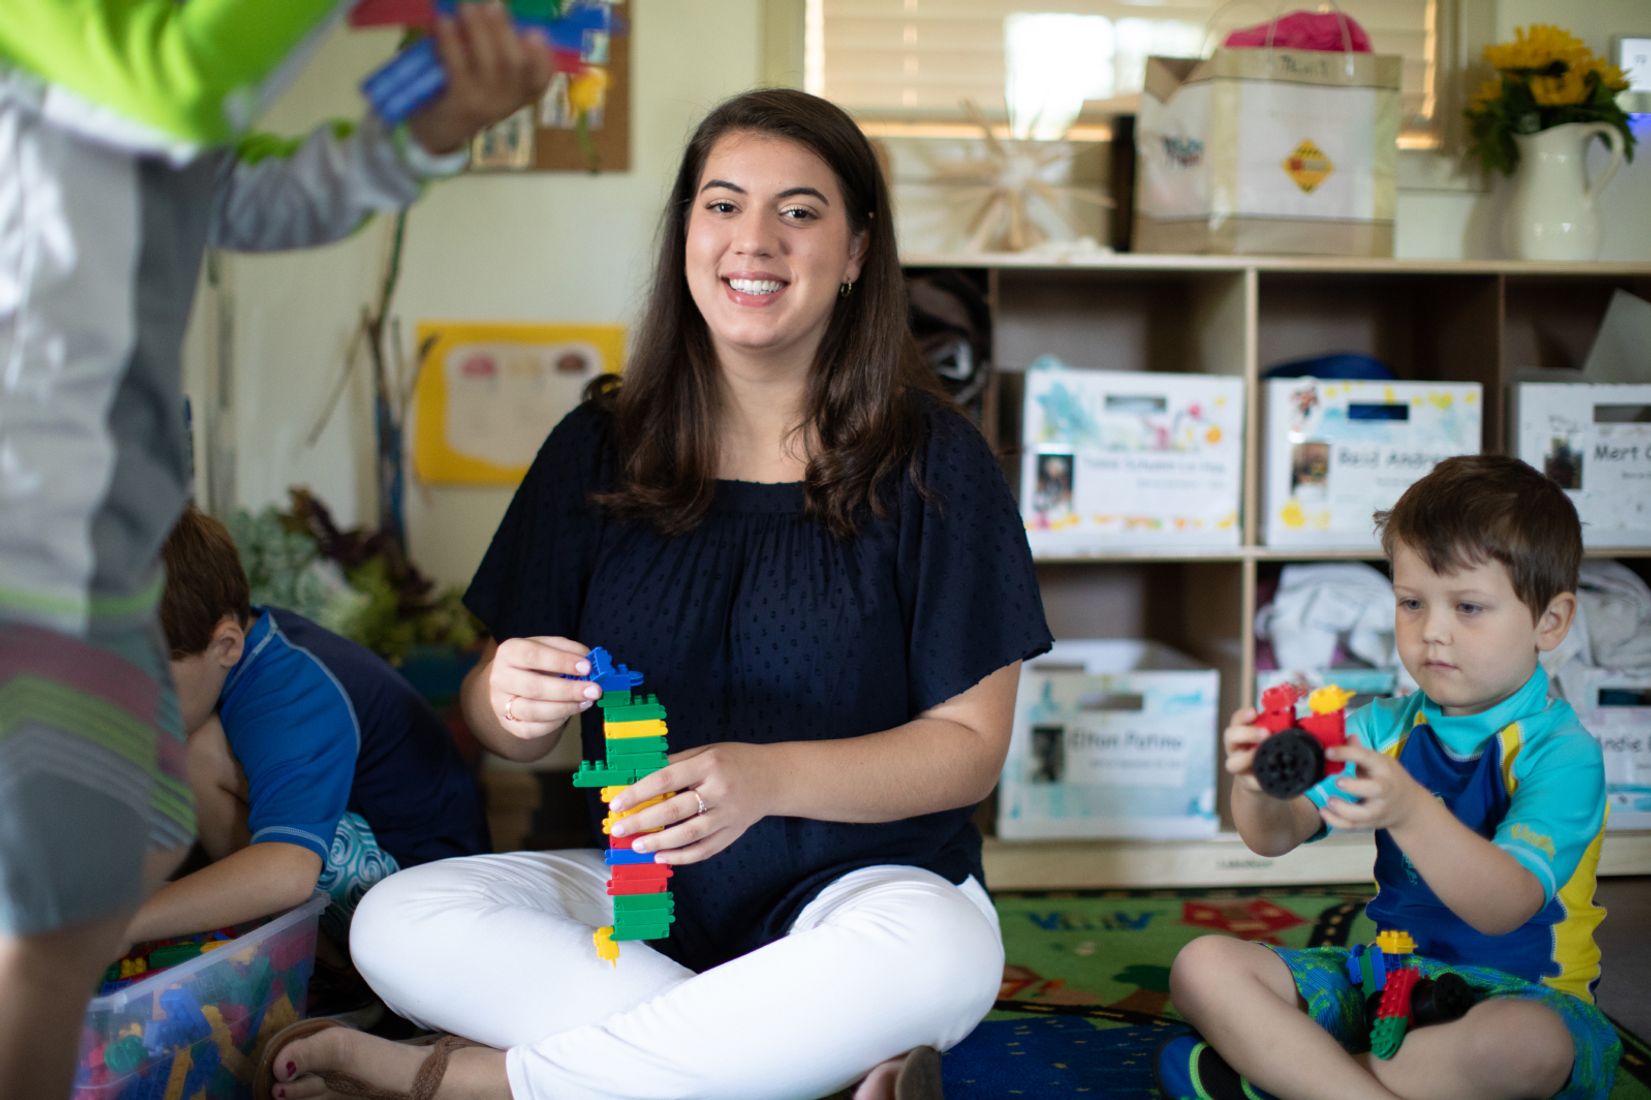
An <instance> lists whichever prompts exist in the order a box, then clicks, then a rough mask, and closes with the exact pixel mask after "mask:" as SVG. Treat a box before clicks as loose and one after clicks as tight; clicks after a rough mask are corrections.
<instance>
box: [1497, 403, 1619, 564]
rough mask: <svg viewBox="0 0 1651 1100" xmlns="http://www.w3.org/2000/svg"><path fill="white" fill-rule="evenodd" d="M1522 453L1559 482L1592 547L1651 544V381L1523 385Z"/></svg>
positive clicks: (1518, 412) (1518, 434)
mask: <svg viewBox="0 0 1651 1100" xmlns="http://www.w3.org/2000/svg"><path fill="white" fill-rule="evenodd" d="M1510 408H1511V413H1510V419H1511V420H1512V422H1513V424H1512V427H1513V431H1512V432H1511V433H1510V434H1511V435H1512V437H1513V439H1514V441H1515V444H1516V446H1517V447H1518V452H1517V453H1518V455H1519V457H1520V458H1522V459H1524V460H1525V461H1526V462H1528V463H1530V464H1531V465H1532V466H1535V467H1536V468H1537V469H1538V470H1541V471H1542V472H1543V473H1545V474H1547V475H1548V476H1549V477H1551V478H1553V479H1554V480H1555V481H1556V482H1558V483H1559V486H1560V488H1562V489H1564V490H1565V492H1566V495H1568V496H1569V497H1570V498H1571V503H1573V504H1575V505H1576V510H1577V515H1578V516H1579V517H1580V518H1581V520H1582V541H1583V544H1584V545H1585V546H1590V547H1594V546H1651V383H1622V384H1616V385H1599V384H1593V383H1585V382H1557V383H1547V382H1542V383H1522V384H1520V385H1516V386H1514V387H1513V400H1512V402H1511V403H1510Z"/></svg>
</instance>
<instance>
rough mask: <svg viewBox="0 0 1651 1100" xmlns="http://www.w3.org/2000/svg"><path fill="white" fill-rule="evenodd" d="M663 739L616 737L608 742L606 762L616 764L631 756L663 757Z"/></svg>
mask: <svg viewBox="0 0 1651 1100" xmlns="http://www.w3.org/2000/svg"><path fill="white" fill-rule="evenodd" d="M664 755H665V739H664V738H663V737H616V738H613V739H612V740H610V741H609V742H608V762H609V763H610V764H612V763H617V762H618V761H619V760H621V759H628V758H629V757H632V756H664Z"/></svg>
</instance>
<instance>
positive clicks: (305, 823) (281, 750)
mask: <svg viewBox="0 0 1651 1100" xmlns="http://www.w3.org/2000/svg"><path fill="white" fill-rule="evenodd" d="M162 556H163V558H164V560H165V563H166V571H167V577H166V589H165V592H164V594H163V595H162V597H161V623H162V626H163V627H164V628H165V631H166V636H167V644H168V646H169V647H170V649H171V654H172V656H171V664H172V673H173V679H174V681H175V682H176V684H177V688H178V699H179V703H180V705H181V707H182V710H183V718H184V728H185V729H186V730H187V731H188V738H189V740H188V772H189V781H190V787H191V789H192V790H193V792H194V794H195V799H196V804H197V806H198V807H199V810H198V816H199V820H200V837H201V845H202V847H203V849H205V852H206V854H207V856H208V857H209V858H210V859H211V860H212V861H213V862H211V863H210V864H208V865H207V866H205V867H203V868H201V869H199V870H197V871H195V872H193V873H192V874H188V875H185V876H183V877H182V878H179V879H177V880H175V881H173V882H169V883H167V884H166V885H165V886H162V887H161V888H160V890H158V891H157V892H156V893H155V894H154V895H153V896H152V897H150V898H149V899H148V900H147V901H145V902H144V903H143V905H142V906H141V907H140V908H139V909H138V912H137V915H136V917H134V918H133V921H132V924H131V926H130V928H129V929H128V936H129V938H130V939H132V940H133V941H138V940H149V939H155V938H158V937H161V936H171V935H183V934H188V933H193V932H200V931H204V930H207V929H212V928H218V927H221V926H224V925H228V924H236V923H239V922H241V921H245V920H251V919H253V918H256V917H262V916H266V915H268V914H271V913H276V912H280V911H281V910H283V909H286V908H289V907H291V906H293V905H296V904H298V903H299V902H301V901H303V900H305V899H306V898H308V897H309V896H310V894H311V892H312V891H314V890H315V889H316V887H317V885H318V884H319V886H320V888H321V889H323V890H325V891H327V892H328V893H329V894H330V895H331V896H332V898H333V902H332V904H331V905H330V906H329V907H328V908H327V910H326V911H325V912H324V913H323V914H322V918H321V926H322V929H323V931H325V932H326V933H327V934H328V936H329V937H330V938H331V939H332V940H333V941H334V942H335V943H336V944H338V945H339V946H341V947H342V946H343V945H346V944H347V943H348V942H349V937H348V925H349V918H350V915H351V913H352V912H353V911H354V909H355V904H356V902H358V901H359V900H360V899H361V895H362V894H364V893H366V891H367V889H368V888H369V887H370V886H372V884H373V883H375V882H377V881H378V880H379V879H381V878H383V877H384V876H386V875H388V874H392V873H394V872H395V871H397V870H399V869H401V868H403V867H411V866H415V865H417V864H420V863H428V862H429V861H431V860H435V859H444V858H446V857H448V856H464V855H476V854H478V853H480V852H486V851H489V850H490V849H491V845H490V844H489V841H488V835H487V821H486V819H485V817H484V815H483V812H482V800H481V796H480V793H479V792H478V790H477V788H476V784H475V781H474V780H473V779H472V777H471V775H470V773H469V771H468V770H467V769H466V767H465V765H464V762H463V760H461V759H460V757H459V754H458V750H457V749H456V748H455V747H454V745H453V739H452V735H451V734H450V733H449V732H448V730H447V727H446V725H445V724H443V722H442V721H441V719H440V718H439V717H438V716H437V715H436V713H435V712H434V711H433V710H432V709H431V708H430V706H429V704H428V703H426V702H425V701H424V699H423V698H421V697H420V696H419V694H418V693H417V692H416V691H415V690H414V689H413V686H412V685H411V684H409V683H408V682H407V681H406V680H404V679H403V678H402V677H401V676H400V675H399V674H398V673H397V672H396V671H395V670H394V669H393V668H391V667H390V666H389V665H388V664H386V663H385V662H384V660H383V659H382V658H380V657H379V656H378V655H377V654H374V653H372V652H370V651H369V650H367V649H365V648H363V647H362V646H359V645H357V644H356V643H354V642H351V641H349V640H347V639H345V638H341V637H339V636H338V635H336V634H333V633H332V632H330V631H328V630H326V629H324V628H322V627H319V626H317V625H316V624H314V623H312V622H310V621H309V620H308V619H305V618H304V617H303V616H301V615H297V614H294V613H293V612H291V611H285V610H282V609H280V608H274V607H257V606H255V605H251V604H250V603H249V600H248V585H247V577H246V572H245V571H244V570H243V569H242V567H241V560H240V556H239V555H238V554H237V552H236V549H235V543H234V542H233V541H232V540H231V538H230V535H229V532H228V531H227V530H225V528H224V525H223V524H221V523H219V522H218V521H217V520H215V519H213V518H212V517H210V516H207V515H205V514H203V513H201V512H199V511H197V510H196V509H194V508H193V507H191V508H190V509H189V510H188V511H186V512H185V513H184V515H183V518H182V519H180V520H179V521H178V524H177V526H176V527H174V528H173V530H172V533H171V535H170V536H169V537H168V539H167V541H166V545H165V547H164V548H163V551H162Z"/></svg>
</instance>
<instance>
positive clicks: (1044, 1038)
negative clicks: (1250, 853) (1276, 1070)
mask: <svg viewBox="0 0 1651 1100" xmlns="http://www.w3.org/2000/svg"><path fill="white" fill-rule="evenodd" d="M1369 897H1370V891H1369V889H1368V888H1365V887H1356V886H1350V887H1335V886H1331V887H1292V888H1284V889H1270V890H1268V889H1221V890H1079V891H1021V892H1003V893H999V894H998V895H997V908H998V914H999V916H1000V917H1001V919H1002V921H1003V939H1004V944H1005V947H1006V948H1007V953H1008V962H1007V965H1006V966H1005V968H1004V977H1003V989H1002V991H1001V992H1000V994H999V998H998V1002H997V1006H996V1008H995V1009H994V1011H993V1012H992V1014H991V1015H990V1016H988V1017H987V1018H986V1020H985V1022H984V1023H982V1024H981V1025H980V1027H978V1028H977V1029H976V1030H975V1032H974V1033H973V1034H972V1035H970V1036H969V1038H967V1039H966V1040H964V1041H963V1042H962V1043H960V1044H959V1045H958V1046H957V1047H955V1048H954V1049H952V1050H951V1051H949V1052H948V1053H947V1054H946V1056H945V1058H944V1059H942V1061H941V1066H942V1071H943V1074H944V1081H945V1089H946V1096H947V1098H948V1100H1002V1098H1005V1097H1019V1096H1024V1097H1031V1098H1036V1100H1054V1098H1059V1097H1084V1098H1088V1100H1094V1098H1097V1097H1108V1098H1111V1097H1117V1098H1130V1100H1133V1098H1136V1097H1139V1098H1141V1100H1148V1098H1153V1097H1156V1096H1157V1095H1158V1092H1157V1089H1156V1087H1155V1085H1154V1083H1153V1069H1152V1057H1153V1054H1154V1052H1155V1051H1156V1050H1157V1049H1158V1046H1159V1044H1161V1043H1162V1042H1163V1041H1164V1040H1165V1039H1166V1038H1168V1037H1169V1036H1171V1035H1173V1034H1175V1033H1176V1032H1178V1031H1181V1030H1183V1029H1185V1027H1186V1025H1185V1024H1184V1023H1182V1022H1181V1020H1180V1018H1179V1017H1178V1016H1177V1015H1176V1014H1175V1011H1174V1009H1173V1008H1171V1006H1170V1004H1169V966H1170V962H1171V961H1172V960H1173V959H1174V958H1175V952H1176V951H1177V950H1178V949H1179V948H1180V947H1181V945H1182V944H1184V943H1186V942H1187V941H1188V940H1191V939H1193V938H1194V937H1196V936H1199V935H1202V934H1204V933H1206V932H1222V933H1225V934H1227V935H1232V936H1242V937H1243V938H1245V939H1253V940H1260V941H1262V942H1266V943H1278V944H1285V945H1288V946H1292V947H1306V946H1310V945H1332V944H1334V945H1342V944H1355V943H1369V942H1371V941H1372V940H1373V939H1374V938H1375V934H1376V929H1375V927H1374V926H1373V925H1372V924H1371V923H1370V922H1369V921H1368V920H1366V919H1365V917H1364V903H1365V902H1366V901H1367V900H1369ZM1618 1030H1619V1032H1621V1029H1620V1028H1619V1029H1618ZM1621 1033H1622V1042H1623V1059H1622V1067H1621V1069H1620V1070H1618V1073H1617V1083H1616V1088H1615V1089H1614V1091H1612V1093H1611V1100H1651V1047H1648V1046H1647V1044H1646V1043H1645V1042H1644V1041H1643V1039H1641V1038H1637V1037H1635V1036H1633V1035H1630V1034H1628V1033H1627V1032H1621Z"/></svg>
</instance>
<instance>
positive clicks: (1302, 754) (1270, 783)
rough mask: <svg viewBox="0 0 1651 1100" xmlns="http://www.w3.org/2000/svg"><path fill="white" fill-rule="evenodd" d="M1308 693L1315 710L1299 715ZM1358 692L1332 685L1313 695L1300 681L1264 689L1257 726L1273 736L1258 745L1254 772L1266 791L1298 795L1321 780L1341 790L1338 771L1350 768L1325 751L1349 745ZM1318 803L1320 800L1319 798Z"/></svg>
mask: <svg viewBox="0 0 1651 1100" xmlns="http://www.w3.org/2000/svg"><path fill="white" fill-rule="evenodd" d="M1303 696H1306V697H1307V708H1308V710H1309V712H1310V713H1308V714H1306V715H1303V716H1301V717H1299V718H1298V717H1297V716H1296V703H1297V702H1298V701H1299V700H1300V699H1301V698H1302V697H1303ZM1351 698H1353V693H1352V692H1350V691H1344V690H1343V689H1341V688H1340V687H1337V686H1336V685H1335V684H1326V685H1325V686H1324V687H1321V688H1319V689H1318V690H1317V691H1314V692H1312V693H1311V694H1308V692H1307V690H1306V689H1305V688H1302V687H1298V686H1297V685H1295V684H1278V685H1277V686H1275V687H1270V688H1268V689H1267V690H1266V691H1264V692H1262V693H1261V714H1260V715H1259V716H1258V717H1257V718H1256V720H1255V724H1256V725H1258V726H1260V727H1261V728H1262V729H1264V730H1267V731H1268V732H1269V734H1270V735H1271V736H1269V737H1268V738H1267V739H1266V740H1264V741H1262V742H1261V744H1259V745H1257V746H1256V750H1255V763H1254V765H1253V769H1252V770H1253V771H1254V773H1255V777H1256V781H1257V782H1259V783H1260V784H1261V789H1262V790H1263V791H1265V792H1266V793H1267V794H1270V795H1272V796H1273V797H1274V798H1295V797H1296V796H1297V795H1301V794H1306V793H1307V792H1308V791H1309V790H1310V789H1311V788H1312V787H1313V786H1314V785H1315V784H1318V783H1325V784H1328V785H1330V787H1331V788H1332V790H1330V791H1327V792H1325V793H1327V794H1329V793H1334V794H1336V795H1337V796H1338V797H1341V798H1346V797H1347V796H1346V795H1343V794H1340V792H1338V791H1335V790H1334V789H1333V788H1334V784H1335V780H1336V777H1337V776H1338V775H1342V774H1347V773H1348V772H1350V771H1351V770H1352V765H1351V764H1349V765H1348V766H1347V767H1346V768H1345V769H1344V768H1343V767H1342V766H1341V765H1340V764H1338V763H1336V762H1335V761H1333V760H1327V759H1326V758H1325V753H1324V750H1325V749H1329V748H1334V747H1335V746H1337V745H1344V744H1346V743H1347V732H1346V721H1347V711H1346V708H1347V701H1348V700H1349V699H1351ZM1315 801H1317V800H1316V799H1315Z"/></svg>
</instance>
